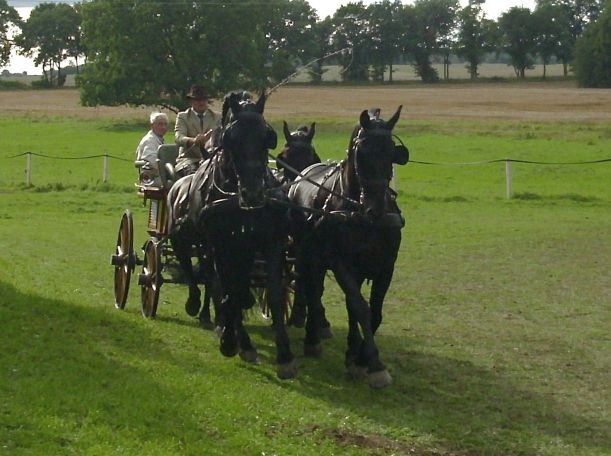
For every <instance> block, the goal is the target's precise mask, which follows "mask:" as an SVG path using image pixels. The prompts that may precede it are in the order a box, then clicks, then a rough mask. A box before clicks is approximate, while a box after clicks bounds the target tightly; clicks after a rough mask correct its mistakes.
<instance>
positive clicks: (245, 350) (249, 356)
mask: <svg viewBox="0 0 611 456" xmlns="http://www.w3.org/2000/svg"><path fill="white" fill-rule="evenodd" d="M247 277H248V274H247V273H246V271H244V270H242V273H241V274H240V277H239V278H238V277H235V278H236V279H238V280H239V283H236V288H235V289H234V293H235V295H234V296H235V297H236V299H235V300H236V302H237V303H238V307H239V308H240V309H239V312H238V313H237V315H236V316H237V319H236V336H237V338H238V346H239V347H240V358H242V360H243V361H246V362H249V363H256V362H258V360H259V357H258V354H257V349H256V348H255V347H254V345H253V344H252V342H251V340H250V336H249V335H248V332H247V331H246V328H245V327H244V322H243V315H244V312H243V309H242V307H243V306H244V303H247V302H249V298H250V282H249V280H248V278H247ZM232 299H233V298H232Z"/></svg>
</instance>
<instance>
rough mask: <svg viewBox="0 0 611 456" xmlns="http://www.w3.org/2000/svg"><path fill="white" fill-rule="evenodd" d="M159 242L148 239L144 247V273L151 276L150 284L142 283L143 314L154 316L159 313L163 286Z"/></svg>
mask: <svg viewBox="0 0 611 456" xmlns="http://www.w3.org/2000/svg"><path fill="white" fill-rule="evenodd" d="M159 253H160V252H159V247H158V245H157V242H155V241H153V240H149V241H147V243H146V245H145V247H144V259H143V264H142V274H145V275H150V276H151V283H150V285H141V290H142V291H141V296H142V315H143V316H144V317H146V318H153V317H155V315H156V313H157V304H158V303H159V288H160V287H161V268H160V263H161V257H160V254H159Z"/></svg>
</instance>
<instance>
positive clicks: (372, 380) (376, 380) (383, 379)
mask: <svg viewBox="0 0 611 456" xmlns="http://www.w3.org/2000/svg"><path fill="white" fill-rule="evenodd" d="M367 377H368V378H367V379H368V381H369V386H370V387H371V388H374V389H381V388H385V387H387V386H388V385H390V384H391V383H392V377H391V376H390V374H389V373H388V371H387V370H386V369H384V370H381V371H377V372H371V373H370V374H367Z"/></svg>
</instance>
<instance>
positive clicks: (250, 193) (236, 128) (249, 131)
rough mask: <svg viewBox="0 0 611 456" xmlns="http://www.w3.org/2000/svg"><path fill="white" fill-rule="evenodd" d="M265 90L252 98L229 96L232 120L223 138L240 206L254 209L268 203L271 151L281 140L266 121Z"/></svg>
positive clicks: (224, 150)
mask: <svg viewBox="0 0 611 456" xmlns="http://www.w3.org/2000/svg"><path fill="white" fill-rule="evenodd" d="M264 108H265V94H262V95H261V97H260V98H259V99H258V100H257V102H256V103H255V102H254V101H252V99H246V100H243V99H240V96H239V95H231V96H230V98H229V109H230V111H231V112H230V115H231V117H230V122H229V123H228V124H227V125H226V127H225V130H224V132H223V138H222V149H223V155H224V159H225V161H226V162H227V164H228V166H231V167H232V168H233V171H234V173H235V177H236V180H237V186H238V197H239V203H240V207H242V208H248V209H253V208H257V207H262V206H263V205H264V204H265V201H264V196H265V180H266V176H267V151H268V149H274V148H275V147H276V144H277V136H276V132H275V131H274V130H273V129H272V128H271V127H270V126H269V125H268V124H267V122H265V119H264V118H263V110H264Z"/></svg>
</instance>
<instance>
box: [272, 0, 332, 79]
mask: <svg viewBox="0 0 611 456" xmlns="http://www.w3.org/2000/svg"><path fill="white" fill-rule="evenodd" d="M268 8H269V9H270V12H269V15H268V23H267V26H266V37H267V39H268V51H269V53H268V57H267V59H268V62H269V64H270V66H271V72H270V76H271V78H272V80H273V81H274V82H278V81H281V80H283V79H284V78H286V77H287V76H289V75H290V74H292V73H293V72H295V70H296V69H297V68H298V67H300V66H301V65H303V64H304V63H307V62H308V61H310V60H311V59H313V58H314V56H316V55H317V53H318V51H319V47H320V46H319V44H318V43H317V38H318V36H317V30H316V23H317V19H318V16H317V14H316V11H315V10H314V9H313V8H312V7H311V6H310V5H309V3H308V2H307V1H306V0H293V1H291V2H287V1H279V0H275V1H273V2H269V3H268Z"/></svg>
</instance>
